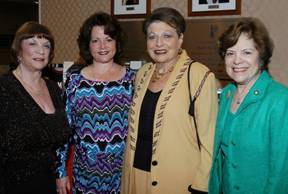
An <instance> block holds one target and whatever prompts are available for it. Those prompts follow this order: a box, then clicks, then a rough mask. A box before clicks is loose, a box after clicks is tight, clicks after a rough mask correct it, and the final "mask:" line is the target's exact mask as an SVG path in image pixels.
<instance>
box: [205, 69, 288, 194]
mask: <svg viewBox="0 0 288 194" xmlns="http://www.w3.org/2000/svg"><path fill="white" fill-rule="evenodd" d="M235 90H236V86H235V85H234V84H229V85H228V86H227V87H225V88H224V90H223V92H222V94H221V99H220V107H219V112H218V118H217V125H216V132H215V144H214V152H213V164H212V169H211V173H210V180H209V194H220V193H222V192H223V188H225V189H224V190H226V191H227V193H229V194H234V193H235V194H236V193H237V194H238V193H241V194H287V193H288V89H287V88H286V87H284V86H282V85H281V84H279V83H277V82H276V81H274V80H272V78H271V77H270V76H269V75H268V73H267V72H266V71H264V72H262V73H261V75H260V77H259V78H258V80H257V81H256V82H255V84H254V85H253V87H252V88H251V89H250V91H249V93H248V94H247V96H246V97H245V99H244V101H243V102H242V104H241V105H240V107H239V108H238V110H237V112H236V113H235V115H234V116H233V122H231V120H227V121H226V118H227V113H229V110H230V104H231V101H232V99H233V95H234V93H235ZM227 124H228V125H229V126H231V128H229V130H230V132H228V134H229V138H230V140H229V144H228V145H226V146H227V147H226V148H227V149H226V150H227V155H226V156H225V158H226V161H228V168H227V171H226V173H225V174H224V173H223V169H222V164H223V161H224V156H223V154H222V153H223V152H222V149H221V141H222V134H223V129H224V126H225V125H226V126H227ZM226 134H227V133H226ZM223 177H225V178H226V180H229V182H230V184H229V185H223V184H222V178H223Z"/></svg>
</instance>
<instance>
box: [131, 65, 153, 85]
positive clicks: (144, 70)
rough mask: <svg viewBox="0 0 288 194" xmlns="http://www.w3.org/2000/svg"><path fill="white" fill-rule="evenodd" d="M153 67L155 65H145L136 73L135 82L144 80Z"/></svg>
mask: <svg viewBox="0 0 288 194" xmlns="http://www.w3.org/2000/svg"><path fill="white" fill-rule="evenodd" d="M152 67H153V63H146V64H144V65H143V66H142V67H141V68H140V69H139V70H138V71H137V73H136V78H135V80H136V81H137V80H139V79H140V78H142V77H143V76H144V75H146V74H147V71H149V70H151V69H152Z"/></svg>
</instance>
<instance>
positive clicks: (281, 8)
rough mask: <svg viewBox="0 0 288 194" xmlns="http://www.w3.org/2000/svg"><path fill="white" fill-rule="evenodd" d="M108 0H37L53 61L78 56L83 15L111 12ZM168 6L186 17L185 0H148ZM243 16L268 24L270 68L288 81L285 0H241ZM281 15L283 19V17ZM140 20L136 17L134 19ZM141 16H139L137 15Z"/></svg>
mask: <svg viewBox="0 0 288 194" xmlns="http://www.w3.org/2000/svg"><path fill="white" fill-rule="evenodd" d="M110 2H111V1H110V0H61V1H59V0H40V18H41V22H42V23H43V24H45V25H47V26H49V28H50V29H51V31H52V33H53V34H54V36H55V40H56V50H55V59H54V62H55V63H63V61H67V60H68V61H71V60H72V61H75V60H77V58H78V48H77V43H76V39H77V36H78V32H79V27H80V26H81V24H82V22H83V20H84V19H86V18H87V17H88V16H89V15H91V14H92V13H94V12H95V11H105V12H108V13H110V6H111V5H110ZM163 6H170V7H174V8H176V9H178V10H179V11H180V12H181V13H182V14H183V15H184V16H186V17H187V15H188V14H187V6H188V0H151V8H152V10H153V9H155V8H158V7H163ZM241 9H242V13H241V16H243V17H250V16H252V17H258V18H260V19H261V20H262V21H263V22H264V23H265V24H266V26H267V27H268V29H269V31H270V33H271V36H272V38H273V40H274V42H275V51H274V55H273V58H272V62H271V65H270V72H271V74H272V76H273V77H275V79H277V80H279V81H280V82H282V83H284V84H286V85H288V63H287V62H286V61H287V59H286V56H287V53H288V48H287V47H286V45H288V38H287V37H286V36H287V34H288V20H287V19H286V18H287V17H286V16H287V9H288V1H287V0H277V1H271V0H253V1H252V0H242V6H241ZM231 17H237V16H218V17H217V16H215V17H212V18H220V19H221V18H231ZM207 18H211V17H209V16H206V17H193V18H192V17H187V19H192V20H193V19H195V20H199V19H207ZM282 18H284V19H282ZM134 20H136V21H137V20H139V19H134ZM140 20H141V19H140Z"/></svg>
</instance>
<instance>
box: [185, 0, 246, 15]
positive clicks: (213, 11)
mask: <svg viewBox="0 0 288 194" xmlns="http://www.w3.org/2000/svg"><path fill="white" fill-rule="evenodd" d="M240 14H241V0H188V15H189V16H214V15H240Z"/></svg>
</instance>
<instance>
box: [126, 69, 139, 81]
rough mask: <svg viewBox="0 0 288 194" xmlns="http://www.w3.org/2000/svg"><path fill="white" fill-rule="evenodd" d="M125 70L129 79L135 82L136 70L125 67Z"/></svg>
mask: <svg viewBox="0 0 288 194" xmlns="http://www.w3.org/2000/svg"><path fill="white" fill-rule="evenodd" d="M125 68H126V75H127V77H128V79H130V80H134V79H135V75H136V71H135V70H134V69H131V68H130V67H125Z"/></svg>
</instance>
